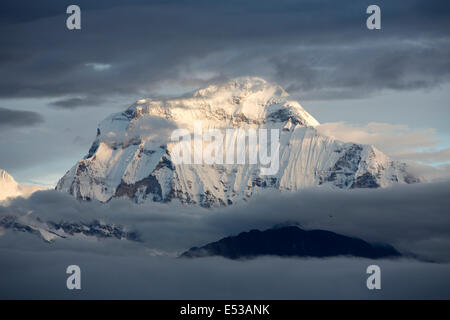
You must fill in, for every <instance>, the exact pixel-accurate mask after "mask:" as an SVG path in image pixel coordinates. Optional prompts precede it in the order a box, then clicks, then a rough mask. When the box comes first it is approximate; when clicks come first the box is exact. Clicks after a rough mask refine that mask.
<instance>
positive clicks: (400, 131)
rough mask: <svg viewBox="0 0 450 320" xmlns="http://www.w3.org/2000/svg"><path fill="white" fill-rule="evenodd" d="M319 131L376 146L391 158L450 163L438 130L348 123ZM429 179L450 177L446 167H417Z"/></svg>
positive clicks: (449, 153)
mask: <svg viewBox="0 0 450 320" xmlns="http://www.w3.org/2000/svg"><path fill="white" fill-rule="evenodd" d="M317 129H318V130H319V132H321V133H323V134H325V135H328V136H332V137H334V138H335V139H338V140H341V141H345V142H355V143H362V144H371V145H374V146H375V147H376V148H377V149H379V150H381V151H383V152H384V153H386V154H387V155H389V156H390V157H392V158H394V159H397V160H401V161H406V162H417V163H420V164H434V163H445V162H450V148H440V147H439V143H440V141H439V139H438V137H437V135H436V130H435V129H432V128H428V129H412V128H410V127H408V126H406V125H394V124H389V123H380V122H370V123H368V124H367V125H365V126H360V125H353V124H348V123H345V122H330V123H324V124H321V125H320V126H318V127H317ZM415 167H416V169H417V170H419V171H421V172H423V173H429V175H426V177H427V178H435V177H441V176H442V175H445V176H448V175H450V171H448V168H447V167H443V166H441V167H434V168H431V167H430V168H424V167H423V166H422V167H420V166H417V165H416V166H415Z"/></svg>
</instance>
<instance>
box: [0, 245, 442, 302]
mask: <svg viewBox="0 0 450 320" xmlns="http://www.w3.org/2000/svg"><path fill="white" fill-rule="evenodd" d="M16 238H17V237H16ZM92 245H93V246H96V245H97V244H95V243H94V244H92ZM0 259H1V260H0V261H2V263H1V264H0V288H1V289H0V298H1V299H227V300H229V299H448V298H449V297H450V291H449V287H450V268H449V265H448V264H430V263H421V262H417V261H411V260H399V261H383V260H377V261H376V262H375V261H373V260H365V259H348V258H347V259H346V258H335V259H323V260H320V259H281V258H269V257H267V258H260V259H256V260H251V261H245V262H242V261H231V260H225V259H220V258H205V259H198V260H186V259H174V258H167V257H151V256H148V255H145V254H130V253H128V254H115V255H111V254H92V253H89V252H74V251H71V250H67V249H66V250H53V251H50V250H45V251H39V252H33V251H27V252H14V251H10V250H4V249H0ZM374 263H376V264H377V265H379V266H380V268H381V275H382V277H381V281H382V282H381V283H382V290H372V291H370V290H367V288H366V279H367V276H368V275H367V274H366V268H367V267H368V266H369V265H371V264H374ZM72 264H77V265H78V266H80V268H81V290H72V291H71V290H67V289H66V287H65V285H66V279H67V277H68V275H67V274H66V273H65V271H66V268H67V266H69V265H72Z"/></svg>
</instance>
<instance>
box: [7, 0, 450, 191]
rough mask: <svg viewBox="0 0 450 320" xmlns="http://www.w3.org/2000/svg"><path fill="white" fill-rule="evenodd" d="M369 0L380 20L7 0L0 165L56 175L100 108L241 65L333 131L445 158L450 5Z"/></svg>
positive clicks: (37, 176) (409, 155) (326, 5)
mask: <svg viewBox="0 0 450 320" xmlns="http://www.w3.org/2000/svg"><path fill="white" fill-rule="evenodd" d="M75 3H76V4H78V5H79V6H80V7H81V14H82V21H81V25H82V29H81V30H78V31H70V30H68V29H67V28H66V18H67V16H68V15H67V14H66V13H65V12H66V8H67V6H68V5H70V4H75ZM376 3H377V4H378V5H379V6H380V7H381V17H382V29H381V30H368V29H367V28H366V18H367V16H368V15H367V14H366V13H365V11H366V8H367V7H368V5H370V4H373V3H372V1H331V0H329V1H328V0H327V1H313V0H308V1H298V0H277V1H274V0H272V1H268V0H258V1H243V0H239V1H237V0H236V1H234V0H226V1H206V0H205V1H195V0H190V1H162V0H161V1H143V0H142V1H141V0H135V1H126V0H97V1H91V0H78V1H75V2H74V1H65V0H60V1H51V0H41V1H31V0H27V1H17V0H14V1H13V0H3V1H1V3H0V37H1V46H0V75H1V77H0V150H1V151H0V168H3V169H6V170H7V171H9V172H10V173H12V174H13V176H15V177H16V179H17V180H18V181H19V182H37V183H41V184H48V185H54V184H55V183H56V181H57V180H58V179H59V178H60V177H61V176H62V175H63V174H64V173H65V171H66V170H68V169H69V168H70V167H71V166H72V165H73V164H75V162H76V161H77V160H78V159H79V158H80V157H82V156H83V155H84V154H86V153H87V150H88V149H89V146H90V144H91V143H92V140H93V138H94V136H95V133H96V126H97V123H98V122H99V121H100V120H102V119H103V118H104V117H105V116H106V115H108V114H110V113H112V112H117V111H120V110H123V109H124V108H126V107H127V106H128V105H130V104H131V103H132V102H134V100H137V99H139V98H142V97H146V96H153V95H161V94H175V93H182V92H185V91H190V90H192V89H194V88H197V87H201V86H204V85H205V84H207V83H209V82H210V81H214V80H221V79H224V78H230V77H236V76H242V75H252V76H260V77H263V78H265V79H266V80H269V81H274V82H278V83H279V84H280V85H282V86H283V87H284V88H285V89H286V90H287V91H288V92H289V93H290V94H291V95H293V96H294V97H295V98H298V100H299V101H300V103H301V104H302V105H303V106H304V107H305V109H307V110H308V111H309V112H310V113H311V114H312V115H313V116H315V117H316V118H317V119H318V120H319V121H320V122H322V123H324V122H332V124H330V125H328V126H327V127H326V128H325V129H326V130H328V132H329V133H330V134H332V133H333V132H334V133H335V134H336V135H339V136H341V137H346V138H348V139H350V140H355V141H358V142H368V143H374V144H376V145H377V146H378V147H379V148H380V149H382V150H383V151H385V152H387V153H388V154H390V155H392V156H394V157H398V158H401V159H405V160H416V161H422V162H423V163H427V164H433V165H435V166H436V165H442V164H443V165H445V164H448V163H449V161H450V152H449V149H448V148H449V147H450V126H449V125H448V119H449V116H450V108H449V101H450V90H449V89H450V83H449V82H450V58H449V57H450V19H449V18H450V3H449V2H448V1H426V0H423V1H418V0H415V1H414V0H413V1H393V0H389V1H377V2H376ZM374 122H375V123H378V124H375V125H374V124H373V123H374ZM371 123H372V124H371ZM391 140H392V141H394V142H395V143H394V142H392V141H391Z"/></svg>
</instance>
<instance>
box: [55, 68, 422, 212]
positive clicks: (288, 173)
mask: <svg viewBox="0 0 450 320" xmlns="http://www.w3.org/2000/svg"><path fill="white" fill-rule="evenodd" d="M198 123H200V124H201V128H200V129H203V130H208V129H218V130H226V129H230V128H235V129H242V130H259V129H278V130H279V132H280V133H279V169H278V170H277V172H276V173H275V174H272V175H263V174H261V168H260V166H259V165H257V164H249V163H246V164H217V163H214V164H204V163H203V164H178V163H176V161H174V143H173V142H172V141H171V140H170V137H171V134H172V133H173V132H174V130H176V129H180V128H182V129H184V130H187V132H189V133H192V132H194V133H195V130H196V129H195V125H196V124H197V126H198ZM317 125H319V122H318V121H317V120H316V119H314V118H313V117H312V116H311V115H310V114H309V113H308V112H306V111H305V109H303V107H302V106H301V105H300V104H299V103H298V102H297V101H294V100H292V99H291V98H290V97H289V95H288V94H287V93H286V91H284V90H283V89H282V88H281V87H280V86H278V85H276V84H271V83H269V82H267V81H265V80H263V79H260V78H251V77H244V78H237V79H233V80H230V81H228V82H225V83H221V84H214V85H210V86H208V87H206V88H204V89H200V90H197V91H195V92H194V93H192V94H191V95H189V96H183V97H180V98H174V99H167V100H152V99H142V100H139V101H137V102H136V103H135V104H133V105H131V106H130V107H129V108H128V109H127V110H125V111H124V112H121V113H115V114H112V115H110V116H109V117H107V118H106V119H105V120H103V121H102V122H101V123H100V125H99V128H98V129H97V137H96V139H95V141H94V142H93V144H92V146H91V148H90V150H89V152H88V154H87V155H86V157H85V158H84V159H82V160H80V161H79V162H78V163H77V164H76V165H75V166H74V167H72V169H70V170H69V171H68V172H67V173H66V174H65V176H64V177H62V178H61V180H60V181H59V182H58V185H57V187H56V189H57V190H59V191H62V192H68V193H70V194H72V195H73V196H75V197H77V198H78V199H85V200H89V199H97V200H99V201H101V202H107V201H109V200H110V199H112V198H114V197H126V198H129V199H131V200H133V201H135V202H137V203H141V202H145V201H158V202H169V201H172V200H174V199H178V200H180V201H181V202H182V203H191V204H199V205H201V206H205V207H211V206H217V205H229V204H232V203H234V202H235V201H239V200H243V199H247V198H249V197H250V196H252V195H253V194H255V193H257V192H258V191H259V190H261V189H267V188H270V189H275V190H280V191H296V190H299V189H302V188H305V187H311V186H324V187H329V188H341V189H351V188H377V187H387V186H389V185H391V184H393V183H413V182H418V181H419V179H417V178H416V177H414V176H413V175H412V174H410V173H409V172H408V168H407V166H406V164H404V163H400V162H396V161H393V160H391V159H389V158H388V157H387V156H386V155H384V154H383V153H382V152H380V151H378V150H377V149H375V148H374V147H373V146H369V145H361V144H355V143H345V142H341V141H337V140H335V139H333V138H331V137H328V136H324V135H322V134H320V133H319V132H318V131H317V130H316V129H315V126H317ZM259 147H260V146H259ZM248 149H249V147H248V146H246V151H248ZM227 152H230V150H229V149H227V145H226V146H225V148H224V150H223V153H224V154H225V153H227Z"/></svg>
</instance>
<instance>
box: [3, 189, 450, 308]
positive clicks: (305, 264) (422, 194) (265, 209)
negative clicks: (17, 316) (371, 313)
mask: <svg viewBox="0 0 450 320" xmlns="http://www.w3.org/2000/svg"><path fill="white" fill-rule="evenodd" d="M449 191H450V182H448V181H447V182H441V183H433V184H418V185H408V186H397V187H395V188H390V189H385V190H354V191H330V190H323V189H322V190H320V189H319V190H318V189H311V190H304V191H303V192H299V193H295V194H270V193H268V194H264V195H261V196H259V197H256V198H253V199H251V200H250V201H249V202H247V203H242V204H237V205H233V206H230V207H227V208H220V209H215V210H208V209H204V208H199V207H195V206H183V205H177V204H176V203H171V204H170V205H165V204H157V203H151V204H147V205H141V206H138V205H134V204H132V203H130V202H128V201H123V200H114V201H112V202H110V203H108V204H99V203H97V202H79V201H77V200H75V199H73V198H72V197H71V196H69V195H67V194H61V193H57V192H56V191H44V192H37V193H35V194H34V195H33V196H31V197H30V198H29V199H20V198H19V199H16V200H14V201H12V202H11V203H10V204H9V205H6V204H3V205H2V206H0V216H1V215H5V214H10V215H21V216H22V217H25V216H26V217H27V218H29V219H35V218H36V217H40V218H41V219H42V220H43V221H46V220H53V221H86V222H88V221H92V219H99V220H101V221H105V222H111V223H116V224H120V225H123V226H126V227H127V228H130V229H133V230H138V231H139V233H140V235H141V238H142V240H143V242H142V243H134V242H127V241H119V240H108V239H104V240H98V241H92V239H91V240H87V239H83V238H74V239H59V240H56V241H55V242H54V243H52V244H48V243H45V242H44V241H42V240H41V239H39V238H38V237H36V236H35V235H31V234H27V233H22V232H13V231H11V230H7V229H5V230H0V235H1V236H0V261H1V263H0V288H2V289H0V297H1V298H3V299H4V298H65V299H74V298H75V299H76V298H153V299H157V298H159V299H165V298H169V299H170V298H171V299H183V298H184V299H187V298H192V299H194V298H198V299H201V298H218V299H219V298H220V299H232V298H234V299H241V298H246V299H249V298H253V299H279V298H284V299H292V298H295V299H299V298H302V299H308V298H309V299H311V298H334V299H336V298H365V299H380V298H384V299H394V298H396V299H419V298H434V299H440V298H448V297H450V291H449V287H450V286H449V285H450V283H449V279H450V268H449V264H448V262H449V261H450V256H449V252H450V250H449V248H450V236H449V234H450V232H449V231H450V219H449V212H448V210H446V209H447V208H448V207H449V205H450V203H449V202H450V200H449V198H448V194H449ZM30 221H32V220H30ZM286 222H289V223H299V224H300V225H301V226H302V227H303V228H305V229H317V228H321V229H326V230H332V231H336V232H339V233H342V234H347V235H351V236H356V237H361V238H363V239H366V240H369V241H374V242H388V243H391V244H393V245H394V246H396V247H397V248H398V249H400V250H401V251H402V252H403V253H411V254H414V255H417V256H418V257H419V258H422V259H425V260H434V261H436V262H438V263H429V262H424V261H421V260H422V259H413V258H408V259H400V260H376V261H371V260H367V259H356V258H333V259H298V258H289V259H281V258H274V257H262V258H258V259H255V260H250V261H230V260H226V259H222V258H204V259H193V260H190V259H177V258H176V253H179V252H181V251H183V250H185V249H186V248H189V247H191V246H194V245H200V244H205V243H207V242H210V241H214V240H217V239H219V238H221V237H223V236H226V235H230V234H237V233H239V232H241V231H244V230H250V229H253V228H259V229H265V228H269V227H272V226H273V225H275V224H279V223H286ZM71 264H77V265H79V266H80V267H81V269H82V277H83V278H82V290H81V291H78V292H71V291H68V290H66V289H65V287H64V284H65V279H66V277H67V275H66V274H65V268H66V267H67V266H68V265H71ZM371 264H377V265H379V266H380V267H381V270H382V288H383V289H382V290H381V291H378V292H376V293H374V292H372V291H368V290H367V289H366V287H365V281H366V278H367V275H366V273H365V270H366V268H367V266H368V265H371ZM117 275H120V276H119V277H118V276H117Z"/></svg>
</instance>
